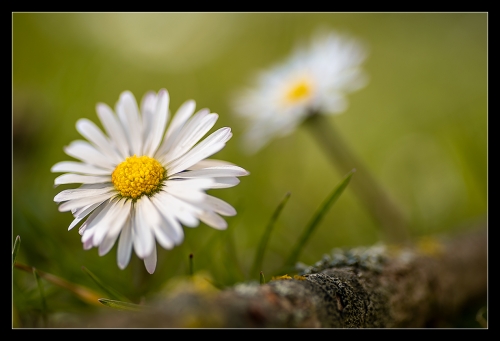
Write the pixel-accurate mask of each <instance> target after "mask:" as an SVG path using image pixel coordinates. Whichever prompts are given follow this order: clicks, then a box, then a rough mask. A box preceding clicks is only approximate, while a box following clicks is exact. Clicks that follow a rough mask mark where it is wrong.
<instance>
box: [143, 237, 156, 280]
mask: <svg viewBox="0 0 500 341" xmlns="http://www.w3.org/2000/svg"><path fill="white" fill-rule="evenodd" d="M156 257H157V256H156V245H155V244H153V251H152V252H151V254H150V255H149V256H147V257H146V258H144V265H145V266H146V270H147V271H148V272H149V273H150V274H153V272H155V269H156Z"/></svg>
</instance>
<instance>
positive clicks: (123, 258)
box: [116, 219, 132, 270]
mask: <svg viewBox="0 0 500 341" xmlns="http://www.w3.org/2000/svg"><path fill="white" fill-rule="evenodd" d="M131 221H132V219H128V220H127V221H126V222H125V226H123V229H122V231H121V233H120V239H119V240H118V251H117V253H116V258H117V261H118V267H119V268H120V269H122V270H123V269H125V268H126V267H127V265H128V263H129V262H130V256H131V255H132V223H131Z"/></svg>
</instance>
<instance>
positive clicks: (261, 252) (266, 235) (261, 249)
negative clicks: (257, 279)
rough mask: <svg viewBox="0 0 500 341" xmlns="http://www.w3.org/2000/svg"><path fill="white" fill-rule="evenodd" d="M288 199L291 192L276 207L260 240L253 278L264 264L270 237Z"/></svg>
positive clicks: (253, 267) (252, 272)
mask: <svg viewBox="0 0 500 341" xmlns="http://www.w3.org/2000/svg"><path fill="white" fill-rule="evenodd" d="M288 198H290V192H288V193H286V194H285V196H284V197H283V199H282V200H281V202H280V203H279V205H278V207H276V210H274V213H273V215H272V216H271V219H270V220H269V223H268V224H267V227H266V229H265V231H264V234H263V235H262V238H261V240H260V244H259V247H258V248H257V252H256V253H255V259H254V262H253V265H252V271H251V273H250V274H251V276H252V275H253V274H255V273H257V271H260V270H261V269H260V268H261V267H262V262H263V260H264V253H265V251H266V246H267V243H268V241H269V237H270V236H271V232H272V230H273V227H274V223H275V222H276V220H277V219H278V217H279V215H280V213H281V211H282V210H283V207H285V204H286V203H287V201H288Z"/></svg>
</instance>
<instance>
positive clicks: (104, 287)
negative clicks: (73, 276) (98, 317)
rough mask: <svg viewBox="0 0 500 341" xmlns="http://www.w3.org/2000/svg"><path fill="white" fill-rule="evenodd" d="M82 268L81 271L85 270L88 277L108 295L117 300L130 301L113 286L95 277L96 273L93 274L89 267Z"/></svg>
mask: <svg viewBox="0 0 500 341" xmlns="http://www.w3.org/2000/svg"><path fill="white" fill-rule="evenodd" d="M82 270H83V272H85V273H86V274H87V275H89V276H90V278H92V280H93V281H94V282H95V283H96V284H97V285H98V286H99V287H100V288H101V289H102V290H104V291H105V292H106V293H107V294H108V295H110V296H111V297H113V298H115V299H117V300H120V301H128V302H130V300H129V299H128V298H126V297H125V296H123V295H122V294H120V293H119V292H118V291H116V290H114V289H113V288H111V287H109V286H107V285H105V284H104V283H103V282H102V281H101V280H100V279H99V278H97V276H96V275H94V274H93V273H92V272H91V271H90V270H89V269H87V268H86V267H84V266H82ZM101 303H102V302H101Z"/></svg>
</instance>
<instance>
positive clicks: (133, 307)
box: [98, 298, 146, 311]
mask: <svg viewBox="0 0 500 341" xmlns="http://www.w3.org/2000/svg"><path fill="white" fill-rule="evenodd" d="M98 301H99V302H101V303H102V304H104V305H105V306H107V307H110V308H113V309H117V310H128V311H143V310H144V309H145V308H146V307H145V306H143V305H139V304H134V303H130V302H122V301H116V300H110V299H108V298H100V299H99V300H98Z"/></svg>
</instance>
